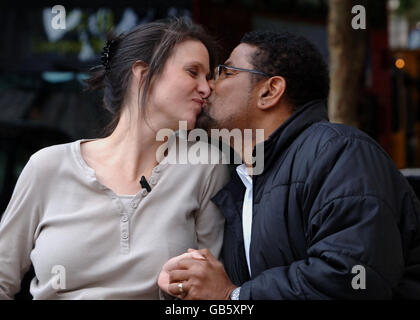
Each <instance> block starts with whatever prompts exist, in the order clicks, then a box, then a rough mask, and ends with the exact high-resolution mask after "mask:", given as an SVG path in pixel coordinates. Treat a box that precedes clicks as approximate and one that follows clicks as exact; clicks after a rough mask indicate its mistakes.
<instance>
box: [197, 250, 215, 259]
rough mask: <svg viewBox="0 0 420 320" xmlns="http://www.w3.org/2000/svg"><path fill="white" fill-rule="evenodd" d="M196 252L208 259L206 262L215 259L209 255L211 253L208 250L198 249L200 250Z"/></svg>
mask: <svg viewBox="0 0 420 320" xmlns="http://www.w3.org/2000/svg"><path fill="white" fill-rule="evenodd" d="M198 252H199V253H200V254H201V255H202V256H203V257H205V258H206V259H208V260H214V259H216V258H215V257H214V256H213V255H212V254H211V252H210V250H209V249H200V250H198Z"/></svg>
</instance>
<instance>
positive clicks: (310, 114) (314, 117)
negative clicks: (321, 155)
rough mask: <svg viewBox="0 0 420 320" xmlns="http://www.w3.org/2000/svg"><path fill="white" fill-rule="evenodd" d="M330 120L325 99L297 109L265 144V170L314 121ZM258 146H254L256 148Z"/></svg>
mask: <svg viewBox="0 0 420 320" xmlns="http://www.w3.org/2000/svg"><path fill="white" fill-rule="evenodd" d="M320 121H328V114H327V107H326V105H325V101H324V100H313V101H310V102H308V103H306V104H304V105H303V106H302V107H300V108H299V109H298V110H297V111H295V112H294V113H293V114H292V115H291V116H290V117H289V118H288V119H287V120H286V121H285V122H283V123H282V124H281V125H280V127H278V128H277V129H276V130H275V131H274V132H273V133H272V134H271V135H270V136H269V137H268V139H267V140H265V141H264V142H262V143H263V144H264V146H263V147H264V170H263V171H266V170H267V169H268V168H269V167H270V166H271V165H272V164H273V162H274V161H275V160H276V159H277V158H278V155H279V154H280V153H281V152H282V151H284V150H285V149H286V148H287V147H288V146H289V145H290V144H291V143H292V142H293V141H294V140H295V139H296V138H297V137H298V136H299V135H300V134H301V133H302V132H303V131H304V130H305V129H307V128H308V127H309V126H311V125H312V124H313V123H316V122H320ZM257 148H258V147H254V150H253V152H254V155H255V150H256V149H257Z"/></svg>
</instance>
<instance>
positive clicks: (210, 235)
mask: <svg viewBox="0 0 420 320" xmlns="http://www.w3.org/2000/svg"><path fill="white" fill-rule="evenodd" d="M229 180H230V175H229V170H228V166H227V165H224V164H216V165H213V166H212V168H211V170H209V174H208V175H207V177H206V179H205V180H204V182H203V184H204V188H203V193H202V198H201V205H200V209H199V210H198V212H197V213H196V216H195V225H196V234H197V244H198V248H199V249H204V248H207V249H209V250H210V252H211V253H212V254H213V255H214V256H215V257H216V258H219V257H220V252H221V249H222V244H223V230H224V223H225V218H224V216H223V214H222V213H221V212H220V210H219V208H218V207H217V206H216V205H215V204H214V203H213V202H212V201H211V198H212V197H213V196H214V195H215V194H216V193H217V192H218V191H219V190H220V189H221V188H222V187H223V186H225V185H226V183H228V182H229Z"/></svg>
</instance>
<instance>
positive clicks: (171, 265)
mask: <svg viewBox="0 0 420 320" xmlns="http://www.w3.org/2000/svg"><path fill="white" fill-rule="evenodd" d="M191 258H192V259H197V260H206V258H205V257H204V256H203V255H201V254H200V253H199V252H198V251H197V250H194V249H188V252H186V253H184V254H181V255H179V256H176V257H173V258H172V259H170V260H168V261H167V262H166V263H165V264H164V265H163V267H162V271H161V272H160V274H159V278H158V285H159V287H160V289H161V290H163V291H164V292H166V293H168V294H170V295H172V296H173V294H171V293H169V291H168V290H169V289H168V287H169V271H172V270H174V269H176V268H177V265H178V262H179V261H181V260H182V259H191ZM183 296H184V295H183V294H179V295H177V296H176V297H177V298H180V299H182V298H183Z"/></svg>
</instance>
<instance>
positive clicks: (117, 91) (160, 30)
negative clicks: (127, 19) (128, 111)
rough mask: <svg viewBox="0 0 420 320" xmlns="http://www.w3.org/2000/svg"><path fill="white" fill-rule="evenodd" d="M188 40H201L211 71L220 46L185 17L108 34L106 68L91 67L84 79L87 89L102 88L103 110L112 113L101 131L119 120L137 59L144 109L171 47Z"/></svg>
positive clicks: (112, 127)
mask: <svg viewBox="0 0 420 320" xmlns="http://www.w3.org/2000/svg"><path fill="white" fill-rule="evenodd" d="M190 39H191V40H198V41H201V42H202V43H203V44H204V46H205V47H206V48H207V50H208V52H209V57H210V71H211V72H213V70H214V68H215V66H216V63H217V62H218V61H217V60H218V59H219V48H220V47H219V45H218V43H217V42H216V40H215V39H214V38H213V37H212V36H210V35H209V34H208V33H207V32H206V31H205V30H204V28H203V27H201V26H200V25H197V24H194V23H193V22H191V20H189V19H188V18H171V19H165V20H158V21H154V22H151V23H147V24H143V25H139V26H137V27H135V28H133V29H132V30H130V31H129V32H128V33H126V34H121V35H118V36H115V35H113V34H112V33H110V34H109V35H108V39H107V40H108V41H112V40H114V42H113V50H111V52H109V56H108V60H107V64H106V65H107V67H105V66H104V65H102V66H99V67H97V68H95V70H94V71H92V72H91V77H90V78H89V79H87V80H85V82H86V83H87V84H88V87H87V90H95V89H104V96H103V103H104V107H105V109H107V110H108V111H110V112H111V113H112V120H111V122H110V123H109V124H108V126H107V127H106V128H105V133H106V134H109V133H111V132H112V131H113V130H114V129H115V127H116V126H117V124H118V121H119V119H120V116H121V111H122V110H121V109H122V105H123V102H124V98H125V95H126V92H127V89H128V84H129V81H130V79H131V68H132V66H133V64H134V63H135V62H136V61H138V60H141V61H143V62H144V63H146V64H147V65H148V72H147V75H146V77H145V79H144V82H143V83H144V88H143V93H142V97H141V105H142V107H143V108H144V107H145V105H146V101H147V92H148V90H149V88H151V86H152V84H153V82H154V80H156V79H157V78H158V76H159V75H160V74H161V73H162V71H163V67H164V65H165V62H166V61H167V60H168V58H169V57H170V56H171V54H172V51H173V48H174V47H175V45H176V44H178V43H181V42H183V41H185V40H190Z"/></svg>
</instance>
